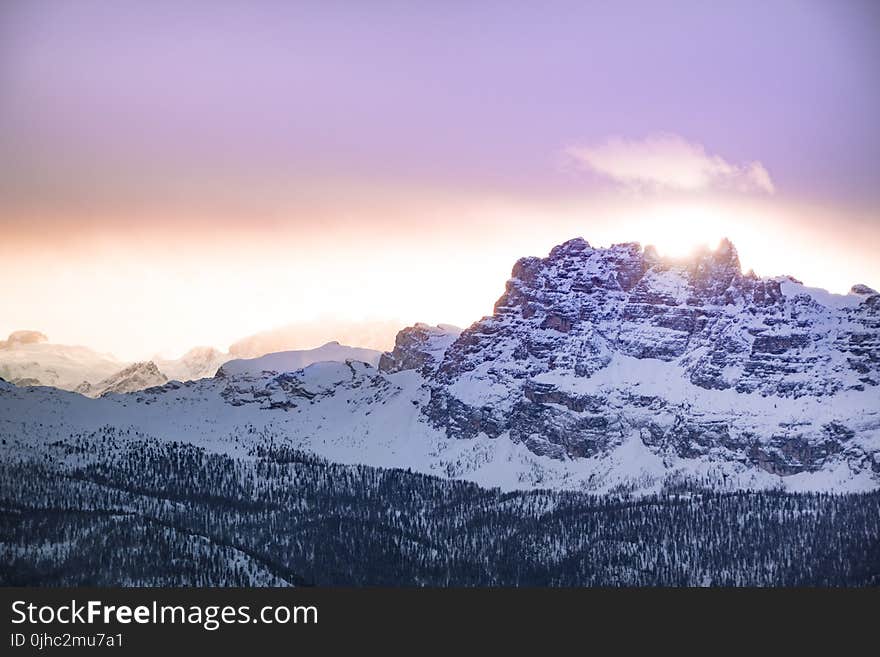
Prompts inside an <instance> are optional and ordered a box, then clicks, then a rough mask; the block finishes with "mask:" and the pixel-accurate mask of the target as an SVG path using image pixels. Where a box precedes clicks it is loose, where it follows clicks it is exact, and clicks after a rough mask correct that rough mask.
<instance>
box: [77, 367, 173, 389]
mask: <svg viewBox="0 0 880 657" xmlns="http://www.w3.org/2000/svg"><path fill="white" fill-rule="evenodd" d="M167 382H168V377H166V376H165V375H164V374H163V373H162V372H160V371H159V368H158V367H156V363H154V362H153V361H146V362H143V363H132V364H131V365H129V366H128V367H125V368H123V369H121V370H120V371H118V372H116V373H115V374H113V375H111V376H109V377H107V378H106V379H103V380H101V381H99V382H98V383H95V384H92V383H89V382H87V381H84V382H83V383H81V384H80V385H79V386H77V388H76V390H74V392H77V393H79V394H81V395H85V396H86V397H102V396H103V395H107V394H113V393H116V394H124V393H127V392H137V391H138V390H144V389H145V388H151V387H153V386H161V385H162V384H164V383H167Z"/></svg>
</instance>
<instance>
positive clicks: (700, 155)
mask: <svg viewBox="0 0 880 657" xmlns="http://www.w3.org/2000/svg"><path fill="white" fill-rule="evenodd" d="M565 152H566V154H567V155H568V156H569V157H571V158H572V159H574V161H575V162H577V163H578V164H579V165H581V166H583V167H586V168H588V169H591V170H593V171H595V172H596V173H598V174H600V175H602V176H605V177H607V178H611V179H612V180H615V181H617V182H618V183H620V184H623V185H627V186H630V187H652V188H657V189H672V190H680V191H703V190H707V189H735V190H738V191H743V192H755V191H757V192H764V193H767V194H772V193H773V192H774V191H775V187H774V185H773V181H772V180H771V178H770V174H769V172H768V171H767V169H766V168H764V165H763V164H761V163H760V162H757V161H755V162H749V163H746V164H732V163H730V162H728V161H727V160H725V159H724V158H722V157H721V156H719V155H710V154H709V153H707V152H706V149H705V148H704V147H703V146H702V145H701V144H695V143H692V142H689V141H687V140H685V139H683V138H682V137H680V136H678V135H673V134H660V135H654V136H651V137H648V138H647V139H642V140H629V139H623V138H620V137H611V138H609V139H607V140H605V141H604V142H603V143H601V144H598V145H595V146H573V147H570V148H568V149H566V151H565Z"/></svg>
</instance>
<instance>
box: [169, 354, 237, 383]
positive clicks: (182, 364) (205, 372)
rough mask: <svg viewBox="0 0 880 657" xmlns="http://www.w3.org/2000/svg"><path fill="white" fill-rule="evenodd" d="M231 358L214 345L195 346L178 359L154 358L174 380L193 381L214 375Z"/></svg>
mask: <svg viewBox="0 0 880 657" xmlns="http://www.w3.org/2000/svg"><path fill="white" fill-rule="evenodd" d="M229 358H230V356H229V354H225V353H223V352H222V351H219V350H217V349H214V348H213V347H195V348H193V349H190V350H189V351H187V352H186V353H185V354H184V355H183V356H181V357H180V358H176V359H167V358H154V359H153V362H155V363H156V366H157V367H158V368H159V370H160V371H161V372H162V373H163V374H165V375H166V376H167V377H168V378H169V379H171V380H173V381H191V380H193V379H204V378H206V377H210V376H214V375H215V374H216V373H217V369H218V368H219V367H220V366H221V365H222V364H223V363H225V362H226V361H228V360H229Z"/></svg>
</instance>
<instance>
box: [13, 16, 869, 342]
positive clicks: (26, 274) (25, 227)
mask: <svg viewBox="0 0 880 657" xmlns="http://www.w3.org/2000/svg"><path fill="white" fill-rule="evenodd" d="M0 94H2V96H0V229H2V230H3V233H2V235H3V236H4V239H3V240H0V274H3V275H5V277H7V279H9V278H11V279H14V280H27V281H28V285H29V286H30V287H27V288H24V287H20V288H18V289H17V292H16V293H15V294H16V296H13V297H12V298H9V297H8V295H9V294H11V293H10V292H7V293H6V294H7V299H6V303H5V304H4V305H5V306H6V308H4V313H5V315H4V316H3V317H0V338H2V337H3V336H2V333H3V331H5V330H13V329H18V328H33V329H38V330H44V331H45V332H47V333H49V334H50V337H53V338H56V339H67V340H78V341H83V342H88V343H95V342H99V341H103V340H104V337H105V336H104V335H103V334H101V333H100V331H99V329H97V328H94V327H90V326H89V325H87V323H86V320H85V319H83V320H82V321H81V322H80V323H79V324H76V325H74V324H72V323H71V320H70V312H69V311H68V309H67V306H61V307H56V308H55V310H54V314H49V311H48V310H47V309H48V308H50V307H54V306H53V304H56V301H57V299H58V298H59V297H63V298H64V299H67V300H68V301H69V302H70V303H74V302H76V303H77V304H79V305H78V306H77V307H82V308H87V307H88V304H93V305H94V307H95V308H98V307H107V306H108V304H112V305H113V306H114V307H116V308H117V309H118V310H117V314H116V315H114V317H115V321H116V322H117V326H116V327H109V328H107V331H111V329H112V332H113V335H116V336H118V335H122V334H123V333H125V332H126V331H128V332H130V327H131V326H132V325H133V324H134V323H135V322H136V320H138V319H139V318H141V315H140V313H141V312H142V306H139V305H137V304H138V303H139V299H137V298H135V299H134V300H132V301H131V308H129V309H126V308H127V306H126V305H125V304H126V303H128V301H127V300H126V294H125V292H124V290H128V289H137V290H139V291H140V293H142V294H145V295H148V294H153V295H154V297H155V299H154V302H155V313H156V314H157V315H158V316H166V315H167V314H168V313H171V312H174V313H177V314H178V316H180V317H183V318H184V319H182V320H181V321H182V322H185V323H186V330H183V329H181V330H180V332H179V334H175V333H174V332H173V330H174V327H171V328H167V327H164V326H163V327H160V328H155V327H150V328H149V329H147V328H145V329H144V334H143V336H136V337H137V338H138V339H139V340H140V341H141V342H144V341H146V340H148V339H151V336H153V335H154V333H155V331H159V330H161V331H165V333H164V334H163V335H162V338H161V340H159V339H158V338H157V341H158V344H156V345H155V348H156V349H159V348H167V347H169V345H183V346H190V345H189V344H185V343H187V342H191V341H202V342H210V343H212V344H220V343H221V342H222V341H223V340H226V339H234V338H236V337H240V335H236V334H235V332H236V331H237V332H239V333H240V332H244V331H252V330H259V329H262V328H268V326H266V325H265V324H267V323H276V324H281V323H285V322H287V321H293V320H296V319H302V318H305V317H306V315H308V313H306V312H305V311H304V310H303V309H304V308H306V309H310V308H313V306H314V305H315V304H319V303H320V302H321V301H322V300H327V299H331V300H335V299H338V298H339V296H338V295H339V294H341V292H340V290H342V291H343V292H344V290H345V289H347V288H345V287H344V284H343V283H342V282H339V284H338V287H334V288H332V289H331V288H330V287H328V288H326V289H323V288H321V287H320V286H321V285H323V284H324V283H325V282H326V281H328V280H331V279H332V278H333V276H334V275H335V274H334V270H332V268H331V264H326V265H322V264H321V263H333V262H338V261H340V259H342V258H343V257H348V256H349V255H350V254H351V253H369V254H372V255H374V256H376V257H375V258H374V259H373V260H372V261H371V262H369V263H367V262H365V263H364V264H363V265H362V266H361V270H362V272H361V274H359V276H363V277H364V280H373V281H374V282H375V284H374V288H375V290H377V291H376V292H375V294H376V295H380V294H382V293H384V294H386V295H387V294H390V293H389V292H388V290H387V286H388V284H389V283H388V281H392V282H393V281H394V280H396V278H395V277H396V276H397V275H398V274H399V272H397V271H392V268H393V267H404V266H409V267H410V270H409V271H410V273H409V275H410V278H411V283H412V285H413V289H417V290H423V291H424V294H425V295H426V298H427V296H428V295H430V296H431V297H432V299H433V301H432V303H431V304H428V303H427V301H426V302H425V303H424V304H422V305H419V306H418V307H416V306H411V307H401V308H399V309H398V307H397V306H396V305H394V304H395V303H398V302H399V301H400V300H399V298H395V297H388V298H385V297H383V298H381V299H380V298H379V297H378V296H377V297H376V298H373V297H372V296H370V294H371V293H367V292H363V293H360V294H358V295H357V296H356V297H355V298H353V299H352V300H349V302H350V303H357V302H361V301H362V302H363V304H364V307H369V308H380V309H381V310H380V311H377V312H378V314H379V315H380V316H381V317H391V316H394V317H402V318H405V319H407V320H410V319H412V320H415V319H421V320H426V321H451V322H458V323H464V322H467V321H470V320H471V319H476V318H477V317H478V316H479V314H481V313H482V312H486V311H488V310H489V309H490V308H491V304H492V302H493V301H494V299H495V298H496V297H497V295H498V293H499V292H500V290H501V288H502V287H503V280H504V278H505V277H506V275H507V273H508V272H509V268H510V265H511V264H512V262H513V260H515V258H516V257H518V256H521V255H542V254H543V253H545V252H546V249H547V248H549V247H550V246H552V244H554V243H556V242H559V241H562V240H564V239H567V238H569V237H573V236H574V235H575V234H582V235H584V236H585V237H587V238H588V239H590V240H591V241H594V242H599V243H603V242H605V241H611V240H641V241H648V240H660V241H661V242H662V240H663V238H664V237H669V238H670V242H668V243H667V244H666V245H665V246H666V247H667V248H675V244H674V243H672V242H674V241H675V240H678V241H679V242H682V243H684V242H686V241H687V239H688V238H690V237H692V236H693V235H696V236H699V237H700V238H701V239H702V238H705V239H706V240H710V241H711V240H714V239H716V238H717V237H718V236H720V235H719V233H721V232H723V233H724V234H728V235H730V236H731V237H732V238H734V240H735V241H737V242H738V243H739V244H738V245H739V247H740V251H741V255H742V256H743V261H744V263H747V264H748V263H751V264H753V265H754V266H756V268H758V269H759V273H761V274H777V273H792V274H794V275H798V276H799V277H801V278H804V279H806V280H807V282H813V283H815V284H820V285H824V286H826V287H829V288H832V289H834V290H835V291H845V290H846V289H847V288H848V286H849V285H850V284H852V283H856V282H866V283H869V284H873V285H875V286H876V285H878V284H880V264H878V259H877V257H876V253H877V251H878V246H880V184H878V183H880V122H878V117H880V2H872V1H867V0H866V1H855V0H842V1H832V0H825V1H821V2H820V1H815V0H800V1H797V2H787V1H768V2H747V1H740V2H688V1H683V0H682V1H678V2H659V1H651V2H621V1H615V2H586V1H580V2H531V3H525V2H500V1H499V2H458V1H444V2H441V1H439V0H438V1H434V2H403V1H401V2H378V1H370V0H364V1H363V2H341V1H338V2H332V1H326V0H325V1H321V2H318V1H315V2H268V1H262V2H260V1H255V2H243V1H242V2H221V1H217V0H215V1H211V2H208V1H203V2H200V1H199V0H189V1H187V2H165V1H162V0H154V1H151V2H146V1H140V2H125V1H122V0H120V1H106V2H94V1H90V0H79V1H77V2H61V1H54V2H50V1H43V0H30V1H27V2H25V1H21V2H19V1H16V0H7V1H5V2H2V3H0ZM658 203H665V204H666V205H665V206H662V207H661V206H659V205H658ZM579 204H580V205H579ZM679 209H682V212H681V213H680V214H679ZM624 210H625V212H624ZM615 213H617V214H615ZM626 213H629V214H626ZM725 213H726V214H725ZM722 214H724V219H723V221H722V220H717V221H715V220H714V219H713V217H716V215H717V216H719V217H720V216H721V215H722ZM713 221H715V223H712V222H713ZM651 222H653V223H651ZM667 223H668V225H669V227H670V229H669V230H667ZM740 228H742V230H739V229H740ZM249 231H250V232H249ZM771 240H777V241H778V242H779V243H780V246H778V247H776V248H775V250H774V249H771V248H770V246H772V245H770V244H769V243H770V241H771ZM282 243H283V244H284V245H285V247H286V248H287V249H288V251H287V257H285V256H284V255H283V254H281V255H279V254H275V255H277V256H278V257H279V258H280V262H283V263H284V266H285V267H286V269H283V270H282V269H281V268H280V267H281V265H279V269H277V270H274V271H272V272H269V271H268V270H267V271H266V276H268V277H274V278H276V279H279V280H280V279H284V280H288V277H289V279H290V280H291V281H301V282H302V281H305V283H304V285H306V286H308V287H310V289H314V290H317V291H315V292H314V296H304V297H302V298H296V299H295V298H294V297H295V290H288V293H289V294H290V295H293V296H291V297H290V304H289V306H284V307H283V308H280V309H278V310H277V312H275V314H272V313H268V312H266V311H264V306H265V304H264V306H260V307H259V308H257V307H255V308H254V309H253V312H250V313H249V314H248V313H247V312H244V313H242V314H241V316H242V317H252V318H256V319H253V321H252V323H251V324H247V325H245V324H244V323H241V324H240V325H239V326H236V327H230V328H229V329H228V331H227V333H222V334H221V333H220V332H218V331H214V332H210V331H209V332H204V331H203V332H202V333H200V332H199V331H200V330H202V329H201V328H200V327H202V326H203V325H205V324H210V323H213V324H214V325H218V326H219V325H220V323H221V321H227V320H225V319H221V318H222V317H223V314H222V309H219V310H217V309H215V308H214V306H212V305H208V302H207V301H205V302H204V304H203V305H202V306H198V304H196V303H194V302H193V298H197V299H205V298H207V297H206V296H205V294H203V291H202V289H201V288H199V287H198V285H197V282H193V283H192V284H191V286H190V287H187V286H182V287H181V288H180V290H179V291H177V292H173V293H172V292H171V291H170V290H172V289H173V288H172V287H170V286H172V285H173V284H174V281H178V280H189V279H186V276H191V277H195V278H192V279H191V280H193V281H197V279H198V280H201V279H199V277H204V278H205V279H206V282H204V285H205V286H207V285H208V284H209V283H210V281H211V280H212V276H213V274H210V273H205V272H206V271H207V269H206V268H209V267H211V266H215V265H213V264H212V263H218V262H228V261H229V259H230V258H233V259H234V258H236V257H237V256H236V255H235V254H236V253H237V254H238V255H240V256H243V255H247V257H248V258H249V259H248V260H247V262H252V263H256V264H254V265H253V266H257V265H259V266H262V265H263V264H265V262H266V258H265V257H263V258H262V259H261V257H260V256H261V253H262V254H265V253H267V251H266V250H265V249H267V248H268V247H267V244H268V245H269V246H272V247H276V246H278V245H279V244H282ZM659 246H664V245H663V244H662V243H661V244H659ZM148 247H149V248H151V249H155V253H153V252H150V253H149V257H148V255H146V254H147V249H148ZM297 249H299V250H297ZM383 249H384V250H383ZM418 249H422V250H423V251H424V250H426V249H427V250H429V251H430V252H427V251H426V252H425V253H424V257H425V258H429V259H430V258H433V259H434V260H432V261H431V262H432V263H436V266H434V265H432V267H431V268H428V267H427V265H425V269H424V271H417V269H418V267H417V265H418V264H419V263H415V264H413V263H410V265H406V264H405V263H403V262H402V261H399V262H396V261H393V258H394V257H397V256H398V255H399V254H400V253H404V252H407V251H414V250H418ZM443 249H447V250H446V251H443ZM314 254H320V256H321V259H320V262H319V261H318V260H317V259H316V260H315V261H314V262H311V261H309V262H310V264H309V266H308V267H309V268H308V270H306V269H302V270H296V269H295V268H296V266H297V263H300V262H301V261H302V262H305V261H306V260H308V258H310V257H312V256H314ZM792 254H794V255H792ZM788 255H790V257H788ZM197 256H198V257H200V258H202V259H203V260H201V261H199V263H198V264H197V263H196V262H195V258H196V257H197ZM314 257H315V258H317V256H314ZM786 257H788V259H786ZM826 257H827V258H828V261H827V262H825V264H824V265H823V266H822V267H817V266H816V265H815V263H817V262H822V261H823V259H825V258H826ZM138 258H141V260H138ZM426 262H427V260H426ZM450 262H454V263H455V266H456V267H458V271H459V273H460V274H461V275H462V276H463V277H464V278H463V280H472V281H477V284H475V285H474V286H473V288H474V289H473V290H472V291H473V299H471V300H469V301H468V300H464V299H463V298H462V296H461V295H460V294H458V293H457V292H456V291H455V290H453V289H447V288H449V284H448V280H444V278H443V276H442V275H440V274H439V273H432V272H437V271H442V270H443V268H445V267H446V266H447V265H446V264H444V263H450ZM34 263H41V264H40V267H41V269H39V272H38V274H35V273H34V269H35V268H36V265H34ZM120 263H122V265H120ZM804 263H807V264H808V265H809V267H807V269H808V270H807V271H803V269H804V268H805V267H803V266H802V265H804ZM810 263H812V264H810ZM323 266H326V267H327V269H326V270H324V269H321V267H323ZM777 266H778V267H779V268H789V269H796V270H795V271H776V270H775V269H776V267H777ZM52 267H57V268H58V269H57V270H55V269H52ZM174 267H181V268H184V267H189V268H191V269H192V271H190V270H189V269H187V270H186V271H183V269H181V270H180V271H177V270H175V269H174ZM303 267H305V265H303ZM382 267H384V268H385V269H384V270H383V269H382ZM468 267H470V269H468ZM123 270H125V272H126V273H125V276H128V277H129V278H128V279H126V280H125V281H123V283H124V284H123V283H120V287H119V290H117V291H114V292H113V294H112V295H111V294H110V292H106V293H105V292H102V290H103V289H104V288H103V287H102V286H103V285H104V283H103V281H106V280H107V277H108V276H110V275H112V276H122V274H120V272H121V271H123ZM247 271H248V270H247V269H246V268H245V269H243V270H242V275H241V276H240V277H239V278H237V279H235V280H239V279H242V280H244V279H245V278H246V277H247ZM108 272H113V273H112V274H108ZM193 272H195V273H193ZM40 275H42V276H43V278H40V277H39V276H40ZM310 276H313V277H314V280H312V279H311V278H310ZM370 276H372V277H373V278H372V279H370ZM160 278H167V279H168V280H167V281H166V282H167V285H168V287H164V288H162V287H160V286H158V283H155V281H157V280H159V279H160ZM59 280H62V281H64V284H63V285H61V283H59V282H58V281H59ZM234 284H235V282H234V281H232V282H230V283H229V285H234ZM328 285H329V283H328ZM334 285H335V283H334ZM478 288H479V289H478ZM379 290H384V291H385V292H380V291H379ZM444 290H445V291H444ZM252 292H253V291H252V290H250V289H248V288H247V287H246V286H245V284H244V283H241V284H240V286H239V287H238V288H236V289H235V290H233V291H231V292H230V294H237V295H239V296H240V297H241V298H242V299H244V300H248V299H258V295H254V294H253V293H252ZM444 294H446V295H447V296H448V298H446V297H444V296H443V295H444ZM211 298H212V299H213V297H211ZM259 298H260V299H261V298H262V297H259ZM168 299H170V301H168ZM166 301H167V303H166ZM212 303H213V302H212ZM255 303H256V302H255ZM328 303H329V302H328ZM334 303H336V302H334ZM342 303H343V302H342V301H339V302H338V303H337V305H339V304H342ZM98 304H103V306H99V305H98ZM163 304H165V305H163ZM456 304H458V305H456ZM9 308H12V310H11V311H10V310H8V309H9ZM432 308H435V309H436V310H437V312H436V315H437V316H436V317H435V316H430V317H428V316H425V315H426V314H429V313H430V312H431V309H432ZM329 309H330V310H332V309H333V308H329ZM456 309H458V312H456ZM215 310H217V312H216V313H215V312H214V311H215ZM325 311H328V308H326V307H325V308H315V312H316V313H319V312H325ZM187 312H191V316H189V317H188V316H187V315H186V313H187ZM41 313H42V314H41ZM450 315H452V316H450ZM187 317H188V318H187ZM103 321H104V323H105V324H107V322H109V321H110V320H109V319H107V318H104V319H103ZM107 326H109V324H107ZM91 331H94V336H95V337H92V336H93V333H92V332H91ZM150 331H154V333H150ZM65 332H67V333H65ZM59 334H60V335H59ZM200 336H203V337H200ZM330 337H332V336H330ZM108 344H109V343H108ZM138 344H140V342H139V343H138ZM220 346H223V345H222V344H220ZM113 348H116V349H118V350H120V351H123V350H128V351H133V350H134V347H132V346H131V344H124V343H123V342H122V341H121V338H120V341H119V344H118V345H116V346H115V347H113ZM144 349H147V347H144Z"/></svg>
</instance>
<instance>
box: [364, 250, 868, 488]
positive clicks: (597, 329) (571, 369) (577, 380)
mask: <svg viewBox="0 0 880 657" xmlns="http://www.w3.org/2000/svg"><path fill="white" fill-rule="evenodd" d="M380 369H382V370H383V371H386V372H394V371H399V370H402V369H415V370H418V371H419V372H420V373H421V374H422V375H423V376H424V377H426V379H427V380H428V385H429V386H430V389H431V396H430V402H429V403H428V404H427V405H426V406H425V409H424V413H425V416H426V418H427V419H428V420H429V421H430V422H431V423H432V424H433V425H434V426H435V427H437V428H442V429H444V430H445V431H446V433H447V434H448V435H449V436H450V437H454V438H473V437H475V436H477V435H479V434H486V435H488V436H489V437H498V436H501V435H502V434H506V435H508V436H509V437H510V438H511V439H512V440H513V441H515V442H521V443H523V444H525V445H526V446H527V447H528V448H529V449H530V450H531V451H533V452H534V453H537V454H544V455H548V456H552V457H554V458H558V459H567V458H570V457H584V456H588V457H589V456H597V455H601V454H602V453H607V452H608V451H610V450H612V449H614V448H615V447H617V446H619V445H620V444H622V443H623V442H624V441H625V440H627V439H628V437H630V436H632V435H637V436H638V437H639V440H640V441H641V442H642V443H643V444H644V445H645V446H647V447H648V448H649V449H651V450H652V451H653V452H655V453H657V454H659V455H662V454H675V455H677V456H679V457H684V458H692V457H700V456H707V455H711V456H712V457H713V458H723V459H733V460H736V461H739V462H742V463H747V464H750V465H753V466H757V467H759V468H761V469H763V470H766V471H768V472H772V473H775V474H781V475H787V474H795V473H798V472H803V471H816V470H819V469H821V468H822V467H823V466H824V465H825V464H826V462H828V461H829V460H832V459H844V460H846V461H847V462H849V463H850V464H851V466H852V467H854V468H865V467H868V468H873V469H874V470H877V469H878V464H877V458H876V456H875V454H874V451H872V450H873V449H874V445H875V442H876V436H877V427H878V425H880V418H878V417H877V411H880V388H878V384H880V295H877V293H876V292H874V290H872V289H870V288H868V287H866V286H855V287H854V288H853V290H852V292H851V293H850V294H849V295H831V294H829V293H827V292H824V291H821V290H813V289H810V288H806V287H804V286H803V285H802V284H800V283H799V282H797V281H795V280H794V279H790V278H774V279H760V278H758V277H756V276H755V275H753V274H751V273H749V274H743V273H742V271H741V269H740V263H739V259H738V257H737V252H736V249H735V248H734V246H733V245H732V244H731V243H730V242H728V241H724V242H722V244H721V245H720V246H719V247H718V248H717V249H716V250H714V251H708V250H707V251H704V252H701V253H698V254H696V255H695V256H694V257H692V258H689V259H686V260H668V259H661V258H659V257H658V256H657V254H656V252H654V251H653V249H651V248H647V249H642V248H641V247H640V246H639V245H638V244H619V245H615V246H613V247H611V248H607V249H594V248H592V247H591V246H590V245H589V244H588V243H587V242H586V241H584V240H583V239H575V240H571V241H569V242H566V243H565V244H562V245H560V246H558V247H556V248H554V249H553V251H552V252H551V253H550V255H549V257H547V258H543V259H539V258H523V259H521V260H520V261H518V262H517V263H516V265H515V266H514V268H513V273H512V275H511V278H510V280H509V281H508V282H507V285H506V289H505V292H504V294H503V295H502V296H501V298H500V299H499V300H498V302H497V303H496V304H495V311H494V314H493V315H492V316H491V317H486V318H484V319H482V320H481V321H479V322H477V323H475V324H474V325H472V326H471V327H470V328H468V329H466V330H465V331H463V332H462V333H461V334H460V336H458V338H457V339H455V341H454V342H451V344H450V345H449V346H448V348H447V349H446V350H445V352H444V353H443V355H442V358H441V357H440V355H439V351H438V349H436V348H433V347H432V341H431V336H430V334H429V332H428V331H427V330H426V327H423V326H416V327H413V328H412V329H408V330H406V331H404V332H401V334H400V335H399V336H398V340H397V345H396V347H395V350H394V351H393V352H391V353H390V354H387V355H386V356H385V357H383V359H382V362H381V363H380ZM832 406H836V407H837V408H838V409H839V408H841V407H846V408H852V410H853V414H852V416H851V417H850V418H849V419H847V421H846V422H840V421H830V420H829V418H830V417H831V415H830V414H829V412H828V411H829V410H830V408H831V407H832Z"/></svg>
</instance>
